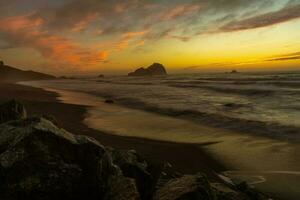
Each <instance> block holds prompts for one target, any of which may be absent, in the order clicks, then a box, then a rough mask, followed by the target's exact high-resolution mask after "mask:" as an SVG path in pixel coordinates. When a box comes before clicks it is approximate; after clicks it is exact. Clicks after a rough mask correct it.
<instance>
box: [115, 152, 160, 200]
mask: <svg viewBox="0 0 300 200" xmlns="http://www.w3.org/2000/svg"><path fill="white" fill-rule="evenodd" d="M111 155H112V159H113V162H114V163H115V164H116V165H117V166H119V168H120V169H121V171H122V173H123V175H124V176H125V177H130V178H132V179H134V180H135V182H136V185H137V188H138V191H139V193H140V196H141V199H143V200H149V199H152V196H153V193H154V190H155V186H156V183H157V178H156V175H155V174H154V173H152V171H151V169H150V168H149V166H148V163H147V162H146V160H144V159H143V158H142V157H141V156H140V155H138V154H137V153H136V151H135V150H129V151H126V152H123V151H117V150H113V151H112V152H111Z"/></svg>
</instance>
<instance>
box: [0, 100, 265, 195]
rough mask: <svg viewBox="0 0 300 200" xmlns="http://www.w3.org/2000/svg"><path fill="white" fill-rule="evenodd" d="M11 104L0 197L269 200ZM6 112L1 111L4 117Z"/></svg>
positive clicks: (0, 149) (2, 128)
mask: <svg viewBox="0 0 300 200" xmlns="http://www.w3.org/2000/svg"><path fill="white" fill-rule="evenodd" d="M12 102H14V101H12ZM7 105H14V106H16V105H17V108H18V109H12V110H11V115H12V116H14V113H15V110H17V111H18V112H17V113H21V115H17V116H16V117H12V118H11V120H12V121H9V122H5V123H0V199H1V200H25V199H26V200H27V199H30V200H52V199H64V200H79V199H80V200H81V199H89V200H96V199H97V200H139V199H141V200H151V199H155V200H217V199H227V200H240V199H242V200H244V199H245V200H251V199H255V200H265V199H267V198H266V197H265V196H264V195H262V194H260V193H258V192H256V191H254V190H253V189H251V188H250V187H248V185H247V184H241V185H238V186H235V185H228V184H227V183H224V182H216V183H215V182H211V181H209V180H208V179H207V178H206V176H205V175H202V174H197V175H180V174H179V173H177V172H174V171H173V170H172V169H171V165H170V164H167V165H163V166H162V167H154V166H153V164H151V163H150V162H147V161H146V160H145V159H144V158H142V157H141V156H140V155H139V154H138V153H137V152H135V151H134V150H130V151H125V152H123V151H122V152H121V151H118V150H115V149H112V148H109V147H104V146H102V145H101V144H100V143H99V142H98V141H96V140H94V139H93V138H90V137H87V136H82V135H73V134H71V133H69V132H67V131H65V130H63V129H60V128H58V127H57V126H55V125H54V124H53V123H52V122H51V121H49V120H47V119H44V118H30V119H24V118H25V117H26V115H24V114H22V113H26V111H25V109H24V107H23V106H22V105H21V104H18V103H16V102H14V103H11V102H9V103H7V104H5V105H2V106H1V107H3V106H4V107H5V108H10V106H7ZM14 106H13V108H14ZM19 108H21V109H19ZM8 111H9V110H5V109H4V110H0V116H3V113H7V112H8ZM8 113H9V112H8ZM9 116H10V115H9ZM7 120H9V119H7Z"/></svg>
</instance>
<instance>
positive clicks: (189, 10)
mask: <svg viewBox="0 0 300 200" xmlns="http://www.w3.org/2000/svg"><path fill="white" fill-rule="evenodd" d="M199 9H200V5H194V4H181V5H177V6H175V7H174V8H172V9H171V10H170V11H168V12H167V13H166V14H164V15H162V16H161V20H166V21H169V20H173V19H176V18H178V17H182V16H187V15H190V14H193V13H195V12H197V11H199Z"/></svg>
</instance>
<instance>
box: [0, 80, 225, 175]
mask: <svg viewBox="0 0 300 200" xmlns="http://www.w3.org/2000/svg"><path fill="white" fill-rule="evenodd" d="M0 90H1V94H0V102H4V101H6V100H9V99H17V100H19V101H21V102H22V103H24V105H25V107H26V108H27V111H28V114H29V115H30V116H34V115H45V114H46V115H52V116H54V117H55V118H56V119H57V121H58V123H59V126H60V127H62V128H64V129H66V130H68V131H70V132H72V133H74V134H82V135H88V136H91V137H94V138H96V139H97V140H99V141H100V142H101V143H102V144H104V145H108V146H111V147H114V148H117V149H124V150H125V149H126V150H127V149H135V150H137V151H138V152H140V154H141V155H143V156H145V157H146V158H147V159H149V160H151V161H152V162H157V163H160V162H169V163H171V164H172V165H173V166H174V168H175V169H176V170H178V171H179V172H182V173H188V174H192V173H196V172H199V171H201V172H205V173H207V174H208V175H209V176H210V177H211V178H217V177H216V176H215V172H217V171H224V170H225V167H224V166H223V165H222V163H221V162H220V161H216V160H215V159H214V158H212V157H211V156H210V155H209V154H208V153H207V152H205V150H204V149H203V148H202V146H201V145H199V144H183V143H175V142H164V141H155V140H148V139H141V138H132V137H121V136H116V135H110V134H106V133H104V132H101V131H97V130H95V129H91V128H89V127H87V126H86V125H85V124H84V123H82V122H83V120H84V117H85V114H86V110H87V107H86V106H79V105H72V104H64V103H61V102H59V101H58V100H57V94H55V93H52V92H47V91H44V90H42V89H37V88H33V87H28V86H21V85H16V84H4V83H2V84H0Z"/></svg>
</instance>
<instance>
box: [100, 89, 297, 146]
mask: <svg viewBox="0 0 300 200" xmlns="http://www.w3.org/2000/svg"><path fill="white" fill-rule="evenodd" d="M96 95H99V93H97V94H96ZM100 96H102V97H104V98H111V97H112V96H111V95H103V94H102V95H100ZM116 100H117V102H118V103H120V104H121V105H123V106H126V107H129V108H133V109H141V110H144V111H147V112H153V113H157V114H161V115H167V116H171V117H176V118H181V119H184V120H189V121H192V122H195V123H200V124H204V125H208V126H212V127H216V128H223V129H227V130H233V131H238V132H241V133H245V134H254V135H259V136H264V137H269V138H273V139H279V140H287V141H290V142H300V127H298V126H292V125H282V124H279V123H275V122H263V121H255V120H247V119H242V118H234V117H229V116H224V115H220V114H217V113H206V112H200V111H196V110H188V109H185V110H179V109H173V108H162V107H159V106H156V105H152V104H151V105H150V104H147V103H145V102H142V101H139V100H137V99H131V98H116Z"/></svg>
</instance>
